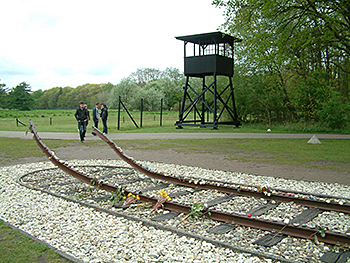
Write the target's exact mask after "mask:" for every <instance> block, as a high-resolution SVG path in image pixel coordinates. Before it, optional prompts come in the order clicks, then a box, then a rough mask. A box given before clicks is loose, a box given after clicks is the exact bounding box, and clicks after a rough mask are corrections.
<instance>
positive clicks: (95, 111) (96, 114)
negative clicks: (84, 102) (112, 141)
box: [92, 102, 100, 136]
mask: <svg viewBox="0 0 350 263" xmlns="http://www.w3.org/2000/svg"><path fill="white" fill-rule="evenodd" d="M98 106H100V103H99V102H96V104H95V107H94V108H93V109H92V120H93V121H94V126H95V127H96V128H98V120H99V118H100V113H99V112H98ZM92 135H94V136H96V133H94V132H92Z"/></svg>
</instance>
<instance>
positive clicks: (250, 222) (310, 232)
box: [29, 120, 350, 246]
mask: <svg viewBox="0 0 350 263" xmlns="http://www.w3.org/2000/svg"><path fill="white" fill-rule="evenodd" d="M29 129H30V130H31V132H32V133H33V135H34V139H35V141H36V143H37V144H38V146H39V147H40V149H41V150H42V151H43V152H44V153H45V155H46V156H47V157H48V158H49V160H50V161H51V162H52V163H53V164H54V165H56V166H57V167H58V168H60V169H62V170H63V171H65V172H66V173H68V174H70V175H72V176H73V177H75V178H77V179H79V180H81V181H83V182H85V183H87V184H90V185H93V186H94V187H96V188H100V189H103V190H106V191H108V192H112V193H115V192H116V191H117V189H118V188H117V187H115V186H111V185H109V184H106V183H103V182H102V181H100V182H99V181H98V180H97V179H95V178H92V177H90V176H88V175H85V174H83V173H81V172H79V171H76V170H75V169H74V168H72V167H69V166H68V165H67V164H65V163H64V162H62V161H60V160H59V159H58V158H57V157H56V156H55V155H54V154H53V153H52V151H51V150H50V149H49V148H48V147H47V146H46V145H45V144H44V143H43V142H42V141H41V140H40V138H39V136H38V134H37V131H36V129H35V127H34V124H33V122H32V121H31V120H30V128H29ZM94 131H95V132H96V133H97V134H98V135H99V137H100V138H102V139H103V140H104V141H106V142H107V143H108V144H109V145H110V146H111V147H112V148H113V149H114V150H115V151H116V152H117V154H118V155H119V156H120V157H121V158H122V159H123V160H124V161H126V162H127V163H129V164H130V165H131V166H132V167H134V168H136V169H137V170H139V171H141V172H144V173H145V174H146V175H148V176H150V175H151V173H153V174H154V176H157V177H159V175H160V174H157V173H154V172H151V171H149V170H148V169H146V168H144V167H142V166H140V165H138V164H136V162H135V161H134V160H133V159H132V158H131V157H129V156H127V155H125V154H124V153H123V151H122V150H121V149H120V148H119V147H118V146H117V145H116V144H115V143H114V142H113V141H111V140H110V139H108V137H107V136H105V135H103V134H102V133H101V132H100V131H99V130H97V129H96V128H95V127H94ZM154 178H155V177H154ZM157 179H162V180H164V179H163V176H162V177H159V178H157ZM175 179H176V178H175ZM92 182H93V183H92ZM174 183H175V181H174ZM176 183H177V184H182V185H185V184H184V183H185V182H182V181H180V180H177V181H176ZM125 192H126V193H132V194H135V195H136V194H137V193H134V192H131V191H127V190H126V191H125ZM139 197H140V202H147V203H152V204H156V202H157V199H156V198H152V197H149V196H146V195H143V194H139ZM163 208H164V209H166V210H171V211H175V212H179V213H185V214H188V213H189V211H190V209H191V207H190V206H186V205H182V204H177V203H173V202H171V201H166V202H165V203H164V204H163ZM208 211H210V213H211V216H210V217H211V219H213V220H217V221H220V222H227V223H236V224H239V225H242V226H247V227H253V228H258V229H262V230H268V231H274V232H277V233H281V234H286V235H290V236H295V237H300V238H306V239H314V238H315V237H316V238H317V239H318V240H319V241H321V242H325V243H328V244H334V245H342V246H349V245H350V237H349V236H347V235H343V234H337V233H334V232H330V231H325V236H323V235H321V233H320V232H319V230H318V229H310V228H306V227H295V226H292V225H288V224H283V223H279V222H272V221H265V220H260V219H255V218H249V217H247V216H240V215H234V214H229V213H224V212H219V211H215V210H211V209H210V210H205V211H203V213H206V212H208ZM322 236H323V237H322Z"/></svg>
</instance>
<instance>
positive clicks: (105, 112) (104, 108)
mask: <svg viewBox="0 0 350 263" xmlns="http://www.w3.org/2000/svg"><path fill="white" fill-rule="evenodd" d="M107 118H108V109H107V106H106V104H104V103H101V119H102V123H103V133H104V134H107V133H108V128H107Z"/></svg>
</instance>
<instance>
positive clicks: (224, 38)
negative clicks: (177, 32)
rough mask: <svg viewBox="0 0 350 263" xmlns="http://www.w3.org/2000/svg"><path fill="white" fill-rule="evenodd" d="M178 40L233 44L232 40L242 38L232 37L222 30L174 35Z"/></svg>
mask: <svg viewBox="0 0 350 263" xmlns="http://www.w3.org/2000/svg"><path fill="white" fill-rule="evenodd" d="M175 38H176V39H178V40H182V41H185V42H190V43H194V44H198V45H212V44H218V43H229V44H230V45H231V46H233V43H234V42H241V41H242V40H241V39H239V38H236V37H232V36H230V35H227V34H225V33H222V32H212V33H204V34H196V35H189V36H181V37H175Z"/></svg>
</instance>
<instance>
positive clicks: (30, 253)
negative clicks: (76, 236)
mask: <svg viewBox="0 0 350 263" xmlns="http://www.w3.org/2000/svg"><path fill="white" fill-rule="evenodd" d="M0 243H1V245H0V262H2V263H12V262H42V261H43V260H44V261H45V262H49V263H51V262H57V263H58V262H70V261H69V260H67V259H65V258H63V257H61V256H59V255H58V254H57V253H56V252H55V251H54V250H53V249H50V248H49V247H47V246H45V245H43V244H40V243H37V242H35V241H34V240H32V239H30V238H29V237H27V236H24V235H22V234H20V232H19V231H17V230H12V229H11V228H10V227H8V226H6V225H5V224H4V222H3V221H2V220H0Z"/></svg>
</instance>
